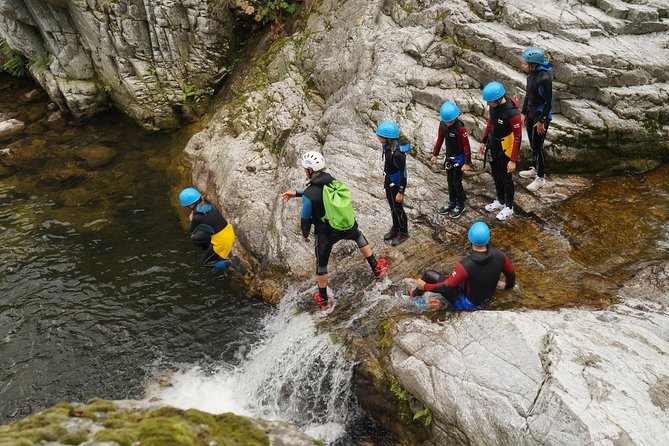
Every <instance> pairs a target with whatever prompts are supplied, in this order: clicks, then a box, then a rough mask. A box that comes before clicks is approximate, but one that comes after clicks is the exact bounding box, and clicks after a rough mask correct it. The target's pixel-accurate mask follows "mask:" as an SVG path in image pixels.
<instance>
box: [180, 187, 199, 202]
mask: <svg viewBox="0 0 669 446" xmlns="http://www.w3.org/2000/svg"><path fill="white" fill-rule="evenodd" d="M201 197H202V194H201V193H200V192H199V191H198V190H197V189H195V188H194V187H187V188H186V189H184V190H182V191H181V193H180V194H179V203H181V206H190V205H191V204H194V203H197V200H199V199H200V198H201Z"/></svg>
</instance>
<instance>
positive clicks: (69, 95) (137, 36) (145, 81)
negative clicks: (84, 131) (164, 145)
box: [0, 0, 234, 129]
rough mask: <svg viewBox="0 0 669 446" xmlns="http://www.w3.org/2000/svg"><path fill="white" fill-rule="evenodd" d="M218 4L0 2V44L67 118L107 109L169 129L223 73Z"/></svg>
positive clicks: (225, 25) (222, 13) (225, 50)
mask: <svg viewBox="0 0 669 446" xmlns="http://www.w3.org/2000/svg"><path fill="white" fill-rule="evenodd" d="M221 3H222V2H220V1H217V0H216V1H215V0H209V1H205V0H202V1H188V2H180V1H172V0H155V1H153V0H94V1H86V0H59V1H55V0H51V1H42V0H1V1H0V36H1V37H2V38H4V39H5V40H6V42H7V44H8V45H9V46H10V47H11V48H13V49H15V50H16V51H19V52H20V53H22V54H24V55H25V56H26V57H27V58H28V59H29V60H30V61H31V63H32V64H31V68H30V71H31V73H32V75H33V76H34V77H35V79H37V81H38V82H39V83H40V84H41V85H42V86H43V87H44V89H45V90H46V91H47V92H48V94H49V96H50V97H51V99H52V100H53V101H54V102H56V103H57V104H58V105H59V106H60V107H61V108H63V109H69V110H70V111H71V112H72V114H73V115H75V116H85V115H92V114H94V113H96V112H97V111H99V110H101V109H104V108H107V107H108V106H109V105H110V104H113V105H114V106H116V107H118V108H119V109H121V110H123V111H125V112H126V113H128V115H130V116H131V117H132V118H134V119H135V120H137V121H138V122H139V123H140V124H142V125H143V126H144V127H145V128H147V129H160V128H172V127H176V126H178V125H179V124H180V121H181V119H182V118H183V116H184V115H186V116H188V115H192V114H193V109H194V108H195V107H196V105H197V104H196V103H197V102H199V98H201V97H202V96H206V95H207V94H208V90H207V87H210V86H212V85H213V84H215V83H216V82H218V81H219V80H220V79H221V78H222V77H223V76H224V75H225V74H226V72H227V70H226V68H225V66H226V62H227V61H228V60H229V59H227V58H228V57H229V56H230V49H231V47H232V46H233V45H234V37H233V19H232V15H231V13H230V12H229V9H228V8H227V7H220V6H219V5H220V4H221Z"/></svg>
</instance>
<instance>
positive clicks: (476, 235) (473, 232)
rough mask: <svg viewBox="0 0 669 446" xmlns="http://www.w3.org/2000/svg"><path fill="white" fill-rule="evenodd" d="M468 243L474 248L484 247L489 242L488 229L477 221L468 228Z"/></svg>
mask: <svg viewBox="0 0 669 446" xmlns="http://www.w3.org/2000/svg"><path fill="white" fill-rule="evenodd" d="M468 236H469V241H470V242H472V245H474V246H485V245H487V244H488V242H489V241H490V229H489V228H488V225H487V224H485V223H483V222H482V221H477V222H476V223H474V224H473V225H472V227H471V228H469V234H468Z"/></svg>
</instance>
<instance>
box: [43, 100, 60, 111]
mask: <svg viewBox="0 0 669 446" xmlns="http://www.w3.org/2000/svg"><path fill="white" fill-rule="evenodd" d="M46 109H47V110H49V111H52V112H53V111H56V110H58V105H56V104H54V103H53V102H49V104H48V105H47V106H46Z"/></svg>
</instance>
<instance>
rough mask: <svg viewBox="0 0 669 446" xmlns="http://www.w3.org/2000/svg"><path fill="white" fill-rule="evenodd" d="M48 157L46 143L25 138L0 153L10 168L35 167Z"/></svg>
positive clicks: (36, 139)
mask: <svg viewBox="0 0 669 446" xmlns="http://www.w3.org/2000/svg"><path fill="white" fill-rule="evenodd" d="M47 157H48V153H47V150H46V141H45V140H44V139H41V138H24V139H21V140H19V141H16V142H13V143H12V144H10V145H8V146H7V147H6V148H5V149H3V150H2V152H0V160H2V162H3V163H4V164H6V165H8V166H22V167H27V166H34V165H38V164H41V163H43V162H44V160H45V159H46V158H47Z"/></svg>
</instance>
